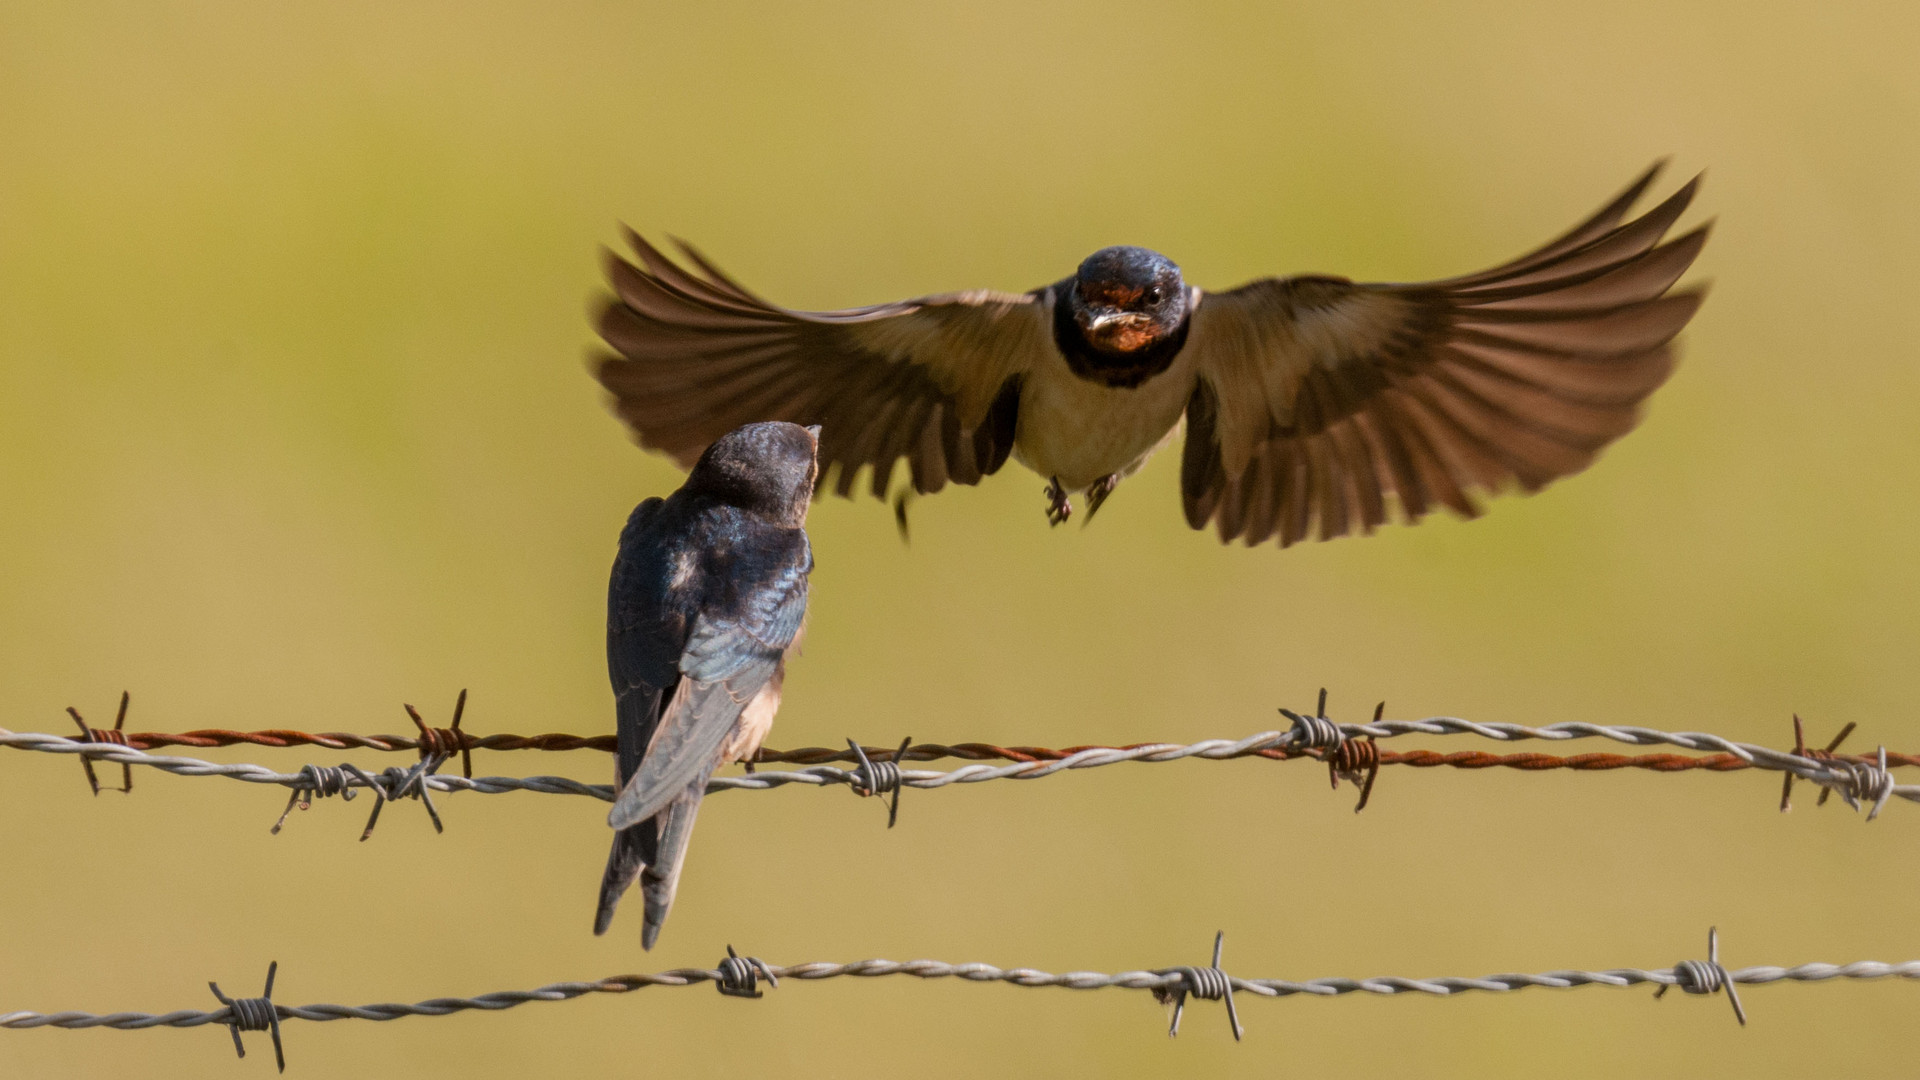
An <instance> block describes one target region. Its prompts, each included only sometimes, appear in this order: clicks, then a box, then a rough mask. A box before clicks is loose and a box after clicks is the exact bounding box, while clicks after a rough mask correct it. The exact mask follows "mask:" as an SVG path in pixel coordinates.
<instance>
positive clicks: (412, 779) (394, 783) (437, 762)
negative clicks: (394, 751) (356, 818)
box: [356, 754, 449, 842]
mask: <svg viewBox="0 0 1920 1080" xmlns="http://www.w3.org/2000/svg"><path fill="white" fill-rule="evenodd" d="M448 756H449V755H446V754H435V755H433V756H432V757H428V758H422V759H421V760H419V761H418V762H415V763H414V766H413V768H411V769H403V768H401V767H400V766H398V765H389V766H387V767H386V768H384V769H382V770H380V775H379V776H376V777H373V778H372V779H371V780H369V781H368V786H369V787H371V788H373V797H374V800H375V802H374V804H373V813H371V814H369V815H367V827H366V829H365V830H364V831H362V832H361V833H360V839H361V841H362V842H364V841H365V840H366V839H367V837H369V836H372V835H373V827H374V826H375V825H377V824H379V823H380V811H381V810H382V809H384V808H385V807H386V805H387V804H388V803H390V802H397V801H399V800H401V799H419V800H420V801H421V802H423V803H425V804H426V806H427V817H429V818H431V819H433V831H434V832H436V833H444V832H446V831H447V830H446V826H444V825H442V824H440V812H439V811H438V810H436V809H434V806H433V790H432V789H431V788H429V787H428V786H427V784H426V778H427V777H429V776H432V775H433V774H434V773H436V772H439V771H440V766H441V764H442V763H444V762H445V761H446V760H447V757H448ZM356 771H357V770H356Z"/></svg>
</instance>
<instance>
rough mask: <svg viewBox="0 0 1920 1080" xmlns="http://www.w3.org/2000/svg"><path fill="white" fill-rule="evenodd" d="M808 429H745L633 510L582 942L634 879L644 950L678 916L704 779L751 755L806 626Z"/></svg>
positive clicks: (615, 617) (615, 585)
mask: <svg viewBox="0 0 1920 1080" xmlns="http://www.w3.org/2000/svg"><path fill="white" fill-rule="evenodd" d="M818 449H819V443H818V431H817V429H813V430H809V429H806V428H801V427H797V426H795V425H793V424H786V423H761V424H749V425H747V426H745V427H742V428H740V429H739V430H737V431H734V432H731V433H729V434H726V435H723V436H722V437H721V438H720V439H719V440H718V441H717V442H715V443H714V444H713V445H712V446H710V447H708V448H707V449H706V451H705V452H704V453H703V454H701V455H700V458H699V460H698V462H696V463H695V465H694V466H693V471H692V473H691V474H689V475H688V477H687V482H686V483H685V484H683V485H681V487H680V490H678V491H676V492H674V493H673V494H672V495H670V496H668V497H667V498H665V499H659V498H653V499H648V500H646V501H645V502H643V503H641V504H640V505H639V506H638V507H635V508H634V511H633V514H632V516H631V517H629V518H628V519H627V525H626V528H625V529H623V530H622V531H621V533H620V552H619V555H618V556H616V557H615V559H614V562H613V577H612V581H611V582H610V583H609V585H608V587H607V673H608V675H609V677H610V678H611V679H612V681H613V694H614V702H615V713H616V717H617V723H618V733H619V735H618V742H619V745H618V748H617V750H618V752H617V756H616V761H615V766H614V777H615V782H616V784H617V785H618V786H619V789H620V793H619V795H618V797H617V798H616V799H615V800H614V804H613V811H612V812H611V813H610V814H608V815H607V824H609V825H611V826H613V827H614V828H615V829H616V830H618V832H617V833H616V834H615V836H614V840H613V850H612V852H611V853H609V854H608V856H607V870H606V875H605V877H603V878H602V879H601V883H600V906H599V910H598V911H597V912H596V913H595V915H594V919H593V932H594V933H595V934H604V933H606V931H607V925H608V924H609V923H611V922H612V921H613V912H614V908H616V907H617V906H619V903H620V896H621V894H622V893H625V892H626V891H627V889H628V888H629V887H631V886H632V885H633V883H634V880H635V879H636V878H637V879H639V880H640V881H641V894H642V895H643V896H644V897H645V899H646V923H645V927H644V929H642V931H641V937H640V943H641V944H642V945H643V946H645V947H646V948H649V949H651V948H653V942H654V939H655V938H657V937H659V936H660V927H661V925H662V924H663V923H665V922H666V919H667V911H668V909H669V908H671V907H672V906H673V894H674V891H675V889H676V888H677V887H678V885H679V882H680V866H681V863H682V862H683V861H685V859H686V855H687V841H688V839H689V838H690V837H691V836H692V834H693V819H694V815H695V814H696V813H698V812H699V810H700V797H701V796H702V795H704V794H705V793H706V789H707V779H708V778H709V777H711V776H712V775H713V772H714V770H715V769H718V768H719V767H720V766H722V765H724V764H727V763H728V762H733V761H740V760H743V759H747V758H751V757H752V756H753V754H754V752H755V751H757V750H759V749H760V743H761V741H762V740H764V739H765V738H766V737H767V730H768V729H769V728H770V727H771V726H772V725H773V714H774V713H775V712H776V711H777V710H778V709H779V708H780V684H781V679H782V677H783V676H784V674H785V670H786V668H785V658H786V653H787V650H788V649H789V648H791V647H792V645H793V643H794V641H795V639H796V638H797V637H798V636H799V634H800V624H801V622H802V620H803V619H804V618H805V617H806V612H807V574H808V573H809V572H810V571H811V570H812V569H813V549H812V548H811V547H810V546H809V544H808V543H807V534H806V530H805V528H804V527H803V526H804V525H805V523H806V517H807V505H808V503H809V502H810V501H811V500H812V497H813V485H814V479H815V476H816V470H817V464H816V454H817V452H818Z"/></svg>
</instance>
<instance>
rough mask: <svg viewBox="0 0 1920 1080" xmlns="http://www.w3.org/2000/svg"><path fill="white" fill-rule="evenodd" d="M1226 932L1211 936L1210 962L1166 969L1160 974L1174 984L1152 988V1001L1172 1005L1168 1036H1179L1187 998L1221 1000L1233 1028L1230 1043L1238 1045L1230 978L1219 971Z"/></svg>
mask: <svg viewBox="0 0 1920 1080" xmlns="http://www.w3.org/2000/svg"><path fill="white" fill-rule="evenodd" d="M1226 940H1227V932H1226V931H1225V930H1220V931H1216V932H1215V933H1214V935H1213V963H1212V964H1209V965H1208V966H1206V967H1203V968H1196V967H1175V968H1166V969H1163V970H1162V971H1160V972H1159V974H1161V975H1163V976H1166V975H1170V976H1173V977H1174V979H1175V980H1176V981H1174V982H1173V983H1171V984H1162V985H1160V986H1157V987H1154V988H1153V997H1154V1000H1156V1001H1158V1002H1160V1003H1161V1004H1162V1005H1164V1004H1166V1003H1167V1002H1168V1001H1172V1002H1173V1022H1172V1023H1171V1024H1169V1025H1167V1037H1168V1038H1172V1037H1173V1036H1175V1035H1178V1034H1180V1018H1181V1016H1183V1015H1185V1013H1186V1011H1187V996H1188V995H1192V996H1194V997H1197V998H1199V999H1200V1000H1202V1001H1220V1000H1223V999H1224V1000H1225V1001H1226V1003H1227V1023H1228V1024H1230V1025H1231V1026H1232V1027H1233V1041H1234V1042H1239V1041H1240V1036H1241V1034H1242V1028H1241V1027H1240V1011H1239V1010H1238V1009H1236V1008H1234V1006H1233V979H1232V978H1231V977H1230V976H1228V975H1227V973H1226V972H1224V971H1222V970H1220V950H1221V948H1222V946H1224V945H1225V944H1226Z"/></svg>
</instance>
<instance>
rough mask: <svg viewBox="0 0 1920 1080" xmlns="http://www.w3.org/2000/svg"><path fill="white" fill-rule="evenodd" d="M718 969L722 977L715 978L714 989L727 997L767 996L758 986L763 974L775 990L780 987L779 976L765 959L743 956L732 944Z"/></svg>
mask: <svg viewBox="0 0 1920 1080" xmlns="http://www.w3.org/2000/svg"><path fill="white" fill-rule="evenodd" d="M716 970H717V971H718V972H719V973H720V977H719V978H718V979H715V980H714V983H713V986H714V989H716V990H718V991H720V992H721V993H722V994H725V995H726V996H727V997H742V998H757V997H765V996H766V995H765V994H763V993H762V992H761V991H760V990H759V988H758V987H759V980H760V976H762V975H765V976H766V977H767V982H768V983H769V984H770V985H772V987H773V988H774V989H775V990H778V989H780V979H779V977H778V976H776V975H775V974H774V973H773V968H771V967H769V966H768V965H767V962H766V961H765V960H762V959H760V958H759V957H757V956H741V955H740V954H739V953H737V952H734V951H733V946H732V945H728V946H727V958H726V959H725V960H722V961H720V966H719V967H718V968H717V969H716Z"/></svg>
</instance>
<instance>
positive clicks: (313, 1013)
mask: <svg viewBox="0 0 1920 1080" xmlns="http://www.w3.org/2000/svg"><path fill="white" fill-rule="evenodd" d="M736 959H742V960H746V961H747V962H749V963H751V964H753V965H754V968H755V971H756V973H757V974H758V975H759V976H761V977H765V978H768V979H769V981H773V980H789V979H791V980H795V981H799V982H814V981H819V980H824V979H836V978H843V977H848V978H867V979H870V978H883V977H888V976H895V975H902V976H909V977H912V978H916V979H949V978H950V979H959V980H962V981H965V982H981V983H1009V984H1012V985H1014V986H1024V987H1030V988H1039V987H1057V988H1062V989H1069V990H1099V989H1109V988H1114V989H1126V990H1147V991H1160V992H1162V993H1167V992H1173V993H1177V992H1179V991H1180V990H1181V989H1182V987H1186V986H1189V985H1190V984H1189V977H1188V975H1187V974H1186V973H1187V972H1189V971H1192V970H1194V969H1192V968H1179V967H1171V968H1161V969H1156V970H1141V971H1122V972H1117V973H1113V974H1106V973H1102V972H1097V971H1068V972H1061V973H1058V974H1054V973H1050V972H1045V971H1039V970H1036V969H1034V968H1026V967H1020V968H1000V967H995V966H993V965H991V964H982V963H971V964H951V963H946V962H944V961H940V960H907V961H895V960H880V959H876V960H858V961H854V962H852V963H844V964H837V963H808V964H794V965H790V966H786V967H780V966H777V965H771V964H765V963H763V962H759V961H757V960H756V959H754V958H736ZM1690 964H1693V965H1697V964H1699V962H1698V961H1682V962H1681V963H1679V964H1676V965H1675V966H1673V967H1670V968H1653V969H1645V968H1609V969H1607V970H1604V971H1582V970H1561V971H1547V972H1541V973H1538V974H1516V973H1501V974H1494V975H1481V976H1478V977H1473V978H1462V977H1452V976H1439V977H1428V978H1403V977H1400V976H1393V975H1381V976H1374V977H1372V978H1364V979H1352V978H1321V979H1306V980H1301V981H1294V980H1289V979H1245V978H1240V977H1238V976H1228V977H1227V980H1228V985H1230V986H1231V987H1232V989H1233V990H1234V992H1235V993H1240V994H1252V995H1254V996H1255V997H1264V998H1283V997H1290V996H1293V995H1297V994H1304V995H1308V996H1313V997H1338V996H1341V995H1344V994H1356V993H1365V994H1378V995H1382V996H1393V995H1396V994H1429V995H1433V996H1436V997H1453V996H1457V995H1459V994H1465V993H1471V992H1475V991H1483V992H1488V993H1504V992H1508V991H1513V990H1526V989H1549V990H1573V989H1579V988H1582V987H1588V986H1610V987H1616V988H1621V987H1631V986H1639V985H1652V986H1660V987H1671V986H1677V987H1680V988H1681V989H1683V990H1684V989H1689V987H1697V986H1699V985H1701V984H1699V983H1698V982H1690V981H1689V980H1690V979H1693V978H1695V975H1694V974H1693V973H1691V972H1689V971H1687V970H1685V969H1687V966H1688V965H1690ZM1200 970H1203V971H1205V970H1214V971H1217V970H1219V969H1218V968H1211V969H1200ZM732 978H734V976H730V975H729V974H728V973H727V972H726V971H724V970H722V969H720V968H674V969H672V970H669V971H660V972H654V973H652V974H644V975H615V976H611V977H609V978H605V979H599V980H596V981H593V982H559V983H552V984H549V985H547V986H542V987H539V988H537V989H534V990H503V991H499V992H496V993H491V994H480V995H477V996H474V997H441V998H431V999H429V1000H427V1001H419V1002H414V1003H412V1004H400V1003H391V1002H389V1003H381V1004H373V1005H332V1004H317V1005H280V1004H275V1005H274V1006H273V1008H274V1011H275V1013H276V1014H277V1016H278V1018H279V1019H281V1020H311V1021H316V1022H322V1023H324V1022H327V1021H332V1020H376V1021H386V1020H398V1019H400V1018H402V1017H407V1016H446V1015H449V1014H452V1013H457V1012H464V1011H467V1010H476V1009H477V1010H482V1011H489V1012H497V1011H500V1010H502V1009H511V1008H514V1007H515V1006H518V1005H524V1004H527V1003H529V1002H534V1001H570V1000H572V999H574V998H578V997H583V996H585V995H588V994H625V993H631V992H632V991H635V990H640V989H644V988H646V987H649V986H696V985H699V984H702V983H715V984H717V985H721V986H729V985H732V983H731V982H730V981H729V980H730V979H732ZM1894 978H1897V979H1920V960H1908V961H1904V962H1901V963H1884V962H1881V961H1878V960H1856V961H1854V962H1853V963H1849V964H1826V963H1807V964H1799V965H1796V966H1794V967H1773V966H1759V967H1745V968H1740V969H1738V970H1728V971H1727V972H1726V979H1727V980H1728V981H1729V982H1732V983H1736V984H1741V985H1750V986H1751V985H1764V984H1767V983H1775V982H1805V983H1822V982H1830V981H1833V980H1839V979H1845V980H1871V979H1894ZM1719 988H1720V987H1719V986H1718V985H1715V987H1714V989H1716V990H1718V989H1719ZM234 1020H235V1016H234V1010H233V1009H232V1008H231V1007H222V1008H219V1009H214V1010H201V1009H179V1010H175V1011H173V1012H166V1013H144V1012H115V1013H88V1012H78V1011H65V1012H54V1013H42V1012H29V1011H17V1012H7V1013H0V1028H13V1029H24V1028H38V1027H56V1028H96V1027H105V1028H115V1029H119V1030H123V1031H137V1030H143V1029H146V1028H153V1027H179V1028H187V1027H199V1026H201V1025H204V1024H231V1023H233V1022H234Z"/></svg>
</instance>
